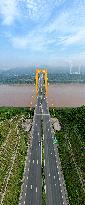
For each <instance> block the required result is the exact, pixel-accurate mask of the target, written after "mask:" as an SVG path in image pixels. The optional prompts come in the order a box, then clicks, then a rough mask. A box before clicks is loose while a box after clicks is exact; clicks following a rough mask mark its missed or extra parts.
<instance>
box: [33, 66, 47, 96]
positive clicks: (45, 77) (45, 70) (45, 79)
mask: <svg viewBox="0 0 85 205" xmlns="http://www.w3.org/2000/svg"><path fill="white" fill-rule="evenodd" d="M40 73H43V76H44V81H45V91H46V95H47V93H48V77H47V74H48V71H47V69H38V68H37V69H36V95H38V81H39V74H40Z"/></svg>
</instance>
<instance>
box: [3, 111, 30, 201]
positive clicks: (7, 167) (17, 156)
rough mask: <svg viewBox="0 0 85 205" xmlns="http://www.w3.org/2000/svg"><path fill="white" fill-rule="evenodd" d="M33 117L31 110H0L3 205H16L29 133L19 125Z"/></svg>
mask: <svg viewBox="0 0 85 205" xmlns="http://www.w3.org/2000/svg"><path fill="white" fill-rule="evenodd" d="M32 117H33V109H32V110H30V109H29V108H0V158H1V166H0V198H1V199H2V196H3V193H5V195H4V197H3V205H12V204H13V205H17V204H18V202H19V195H20V191H21V184H22V177H23V171H24V164H25V157H26V154H27V148H28V147H29V146H30V133H28V132H26V131H25V130H24V129H23V128H22V126H21V124H22V121H25V119H27V118H32Z"/></svg>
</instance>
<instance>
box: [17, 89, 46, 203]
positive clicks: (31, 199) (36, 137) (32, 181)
mask: <svg viewBox="0 0 85 205" xmlns="http://www.w3.org/2000/svg"><path fill="white" fill-rule="evenodd" d="M39 93H40V95H39V96H38V98H37V106H36V109H35V115H34V121H33V130H32V138H33V140H32V147H31V150H30V160H29V156H28V158H27V162H26V170H25V175H24V182H23V186H22V193H21V197H20V205H24V204H25V205H41V204H42V177H41V157H42V154H41V153H42V147H41V143H40V141H41V135H42V127H41V120H42V119H41V118H42V115H41V86H40V88H39Z"/></svg>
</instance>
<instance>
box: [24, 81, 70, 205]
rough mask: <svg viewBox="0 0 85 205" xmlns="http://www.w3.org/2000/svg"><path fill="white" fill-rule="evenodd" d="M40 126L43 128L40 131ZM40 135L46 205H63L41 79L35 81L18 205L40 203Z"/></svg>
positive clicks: (65, 204) (35, 204) (36, 204)
mask: <svg viewBox="0 0 85 205" xmlns="http://www.w3.org/2000/svg"><path fill="white" fill-rule="evenodd" d="M42 127H43V130H42ZM42 135H43V143H44V156H45V159H44V171H45V184H46V205H67V203H66V200H65V195H63V191H62V184H61V179H60V173H59V171H60V169H58V166H59V165H58V163H57V160H56V154H55V150H54V145H53V136H52V129H51V122H50V114H49V109H48V106H47V98H46V96H45V90H44V87H43V78H40V80H39V94H38V97H37V105H36V109H35V114H34V121H33V130H32V137H33V140H32V147H31V150H30V157H29V156H27V162H26V164H27V165H26V170H25V175H24V182H23V187H22V194H21V199H20V205H24V204H25V205H42V176H41V167H42V142H41V139H42Z"/></svg>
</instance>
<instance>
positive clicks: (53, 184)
mask: <svg viewBox="0 0 85 205" xmlns="http://www.w3.org/2000/svg"><path fill="white" fill-rule="evenodd" d="M42 109H43V134H44V153H45V163H44V164H45V167H44V169H45V181H46V205H64V204H65V205H66V204H67V203H66V200H65V198H64V196H63V193H62V185H61V179H60V174H59V169H58V164H57V160H56V154H55V150H54V145H53V135H52V129H51V122H50V115H49V109H48V106H47V101H46V97H45V95H43V98H42Z"/></svg>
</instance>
